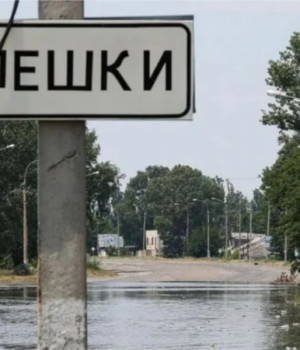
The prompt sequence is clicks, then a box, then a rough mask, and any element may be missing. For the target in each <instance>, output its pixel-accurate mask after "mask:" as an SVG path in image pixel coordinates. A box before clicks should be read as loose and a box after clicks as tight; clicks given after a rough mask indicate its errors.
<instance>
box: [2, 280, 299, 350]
mask: <svg viewBox="0 0 300 350" xmlns="http://www.w3.org/2000/svg"><path fill="white" fill-rule="evenodd" d="M299 297H300V290H299V289H297V288H277V287H274V286H273V287H272V286H269V285H234V284H217V283H206V284H205V283H157V284H149V283H130V284H124V283H123V284H122V283H93V284H90V285H89V286H88V327H89V328H88V342H89V349H95V350H96V349H101V350H121V349H122V350H129V349H130V350H135V349H136V350H150V349H151V350H182V349H186V350H201V349H205V350H208V349H212V348H214V349H220V350H234V349H238V350H285V349H286V347H291V348H293V347H296V348H297V349H300V299H299ZM297 302H298V305H297ZM36 340H37V304H36V289H35V287H22V286H20V287H14V288H12V287H0V349H1V350H2V349H10V350H31V349H36Z"/></svg>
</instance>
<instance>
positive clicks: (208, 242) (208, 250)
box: [193, 198, 210, 258]
mask: <svg viewBox="0 0 300 350" xmlns="http://www.w3.org/2000/svg"><path fill="white" fill-rule="evenodd" d="M193 202H201V203H204V204H205V206H206V217H207V258H210V227H209V226H210V219H209V207H208V204H207V202H206V201H204V200H201V199H197V198H194V199H193Z"/></svg>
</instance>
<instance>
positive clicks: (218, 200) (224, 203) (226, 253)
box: [212, 198, 228, 259]
mask: <svg viewBox="0 0 300 350" xmlns="http://www.w3.org/2000/svg"><path fill="white" fill-rule="evenodd" d="M212 200H213V201H217V202H221V203H222V204H223V205H225V258H226V259H227V258H228V205H227V198H226V199H225V202H223V201H222V200H221V199H218V198H212Z"/></svg>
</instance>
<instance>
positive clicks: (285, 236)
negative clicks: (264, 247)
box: [284, 209, 288, 262]
mask: <svg viewBox="0 0 300 350" xmlns="http://www.w3.org/2000/svg"><path fill="white" fill-rule="evenodd" d="M287 213H288V210H287V209H286V210H285V214H286V215H287ZM287 254H288V236H287V230H285V233H284V262H287Z"/></svg>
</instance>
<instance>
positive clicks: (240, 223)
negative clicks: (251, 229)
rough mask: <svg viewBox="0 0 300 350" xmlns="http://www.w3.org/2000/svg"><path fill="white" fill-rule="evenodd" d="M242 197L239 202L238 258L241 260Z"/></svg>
mask: <svg viewBox="0 0 300 350" xmlns="http://www.w3.org/2000/svg"><path fill="white" fill-rule="evenodd" d="M241 249H242V196H241V195H240V201H239V258H240V260H241V259H242V252H241Z"/></svg>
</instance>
